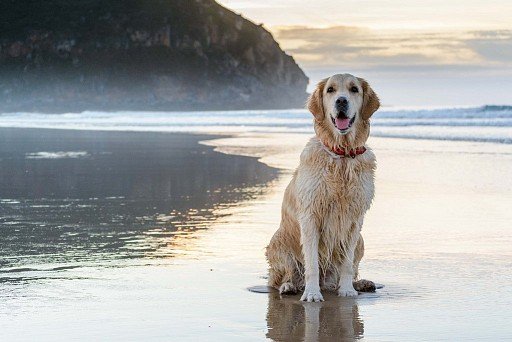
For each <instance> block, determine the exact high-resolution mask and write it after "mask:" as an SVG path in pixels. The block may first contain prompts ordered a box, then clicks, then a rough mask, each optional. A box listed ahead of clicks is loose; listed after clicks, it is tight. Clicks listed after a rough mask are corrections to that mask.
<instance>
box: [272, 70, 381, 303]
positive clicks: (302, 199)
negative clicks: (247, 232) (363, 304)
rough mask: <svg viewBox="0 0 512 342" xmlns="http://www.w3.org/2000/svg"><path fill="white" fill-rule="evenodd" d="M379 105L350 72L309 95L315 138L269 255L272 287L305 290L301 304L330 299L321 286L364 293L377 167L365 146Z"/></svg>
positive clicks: (296, 175) (285, 202)
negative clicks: (366, 225) (367, 224)
mask: <svg viewBox="0 0 512 342" xmlns="http://www.w3.org/2000/svg"><path fill="white" fill-rule="evenodd" d="M379 106H380V102H379V98H378V96H377V95H376V94H375V92H374V91H373V90H372V88H371V87H370V85H369V84H368V82H366V81H365V80H363V79H361V78H357V77H354V76H352V75H350V74H338V75H334V76H331V77H329V78H328V79H324V80H322V81H321V82H320V83H319V84H318V85H317V87H316V89H315V91H314V92H313V94H312V95H311V96H310V97H309V99H308V102H307V107H308V109H309V111H310V112H311V113H312V114H313V116H314V128H315V133H316V136H314V137H313V138H312V139H311V140H310V141H309V142H308V144H307V145H306V147H305V148H304V151H303V152H302V154H301V156H300V164H299V167H298V168H297V170H296V171H295V173H294V175H293V178H292V180H291V182H290V184H289V185H288V187H287V188H286V191H285V194H284V199H283V205H282V209H281V216H282V217H281V225H280V227H279V229H278V230H277V231H276V233H275V234H274V236H273V237H272V239H271V241H270V244H269V245H268V247H267V251H266V255H267V260H268V263H269V266H270V268H269V280H268V282H269V286H272V287H274V288H276V289H278V290H279V292H280V293H282V294H284V293H295V292H296V291H297V290H302V289H304V293H303V295H302V297H301V300H303V301H308V302H319V301H323V297H322V294H321V292H320V289H323V290H337V291H338V295H339V296H356V295H357V294H358V293H357V291H356V290H355V289H354V285H353V281H354V280H355V279H356V278H357V273H358V266H359V261H360V260H361V258H362V257H363V253H364V244H363V239H362V237H361V227H362V224H363V217H364V214H365V212H366V211H367V210H368V208H369V207H370V204H371V202H372V200H373V194H374V184H373V180H374V171H375V165H376V161H375V155H374V154H373V152H372V151H371V149H369V148H368V147H367V146H365V144H366V140H367V139H368V136H369V133H370V120H369V119H370V117H371V116H372V114H373V113H374V112H375V111H376V110H377V109H378V108H379Z"/></svg>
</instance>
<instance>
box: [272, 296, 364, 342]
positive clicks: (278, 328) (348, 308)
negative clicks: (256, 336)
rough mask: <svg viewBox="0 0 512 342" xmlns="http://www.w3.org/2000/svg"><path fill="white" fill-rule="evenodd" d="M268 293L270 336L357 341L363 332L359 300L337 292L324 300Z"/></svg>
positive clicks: (285, 338)
mask: <svg viewBox="0 0 512 342" xmlns="http://www.w3.org/2000/svg"><path fill="white" fill-rule="evenodd" d="M299 298H300V296H283V297H281V296H280V295H279V293H277V292H271V293H269V294H268V310H267V326H268V332H267V337H268V338H270V339H272V340H274V341H308V342H309V341H355V340H358V339H360V338H361V337H362V336H363V333H364V325H363V321H362V320H361V318H360V317H359V312H358V308H357V304H356V301H355V300H353V299H347V298H340V297H337V296H334V295H329V294H327V296H325V302H322V303H304V302H301V301H299Z"/></svg>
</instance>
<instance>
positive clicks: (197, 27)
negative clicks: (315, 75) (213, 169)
mask: <svg viewBox="0 0 512 342" xmlns="http://www.w3.org/2000/svg"><path fill="white" fill-rule="evenodd" d="M307 82H308V79H307V77H306V76H305V74H304V73H303V71H302V70H301V69H300V68H299V67H298V65H297V64H296V63H295V61H294V60H293V58H292V57H291V56H288V55H287V54H285V53H284V52H283V51H282V50H281V49H280V47H279V45H278V44H277V43H276V41H275V40H274V39H273V38H272V36H271V34H270V33H269V32H268V31H266V30H265V29H264V28H263V27H261V26H260V25H256V24H254V23H252V22H250V21H248V20H246V19H244V18H242V17H241V16H240V15H237V14H235V13H233V12H231V11H230V10H228V9H226V8H224V7H222V6H220V5H219V4H217V3H216V2H215V1H213V0H74V1H66V0H49V1H37V0H24V1H15V0H6V1H2V2H1V3H0V111H4V112H5V111H18V110H26V111H78V110H86V109H101V110H121V109H128V110H130V109H131V110H140V109H155V110H156V109H158V110H176V109H185V110H190V109H210V110H213V109H236V108H286V107H287V108H291V107H301V106H302V105H303V103H304V99H305V95H306V86H307Z"/></svg>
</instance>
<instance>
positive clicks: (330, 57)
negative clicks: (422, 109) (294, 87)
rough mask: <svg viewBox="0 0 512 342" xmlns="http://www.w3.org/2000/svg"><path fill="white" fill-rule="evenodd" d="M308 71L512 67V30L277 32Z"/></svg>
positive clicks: (347, 28) (295, 28) (337, 28)
mask: <svg viewBox="0 0 512 342" xmlns="http://www.w3.org/2000/svg"><path fill="white" fill-rule="evenodd" d="M274 32H275V34H276V38H277V39H278V41H279V42H280V44H281V46H282V47H283V48H284V49H285V50H286V51H287V52H288V53H290V54H292V55H293V56H294V57H295V58H296V60H297V61H298V62H299V63H300V64H301V65H302V66H304V67H306V68H308V67H318V66H345V67H350V68H361V67H369V68H375V67H379V66H381V67H392V66H415V65H417V66H428V65H434V66H482V65H484V66H485V65H489V66H491V65H492V66H502V67H510V66H512V62H511V61H512V30H496V31H490V30H487V31H435V32H420V31H405V30H401V31H397V30H379V31H377V30H370V29H367V28H361V27H353V26H333V27H327V28H311V27H306V26H291V27H280V28H277V29H276V30H274Z"/></svg>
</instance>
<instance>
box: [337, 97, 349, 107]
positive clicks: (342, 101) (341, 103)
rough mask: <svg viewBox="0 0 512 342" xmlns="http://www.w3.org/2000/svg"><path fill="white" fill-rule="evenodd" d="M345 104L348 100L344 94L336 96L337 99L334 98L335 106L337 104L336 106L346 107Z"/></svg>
mask: <svg viewBox="0 0 512 342" xmlns="http://www.w3.org/2000/svg"><path fill="white" fill-rule="evenodd" d="M347 105H348V100H347V98H346V97H344V96H341V97H338V99H337V100H336V106H338V107H346V106H347Z"/></svg>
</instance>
